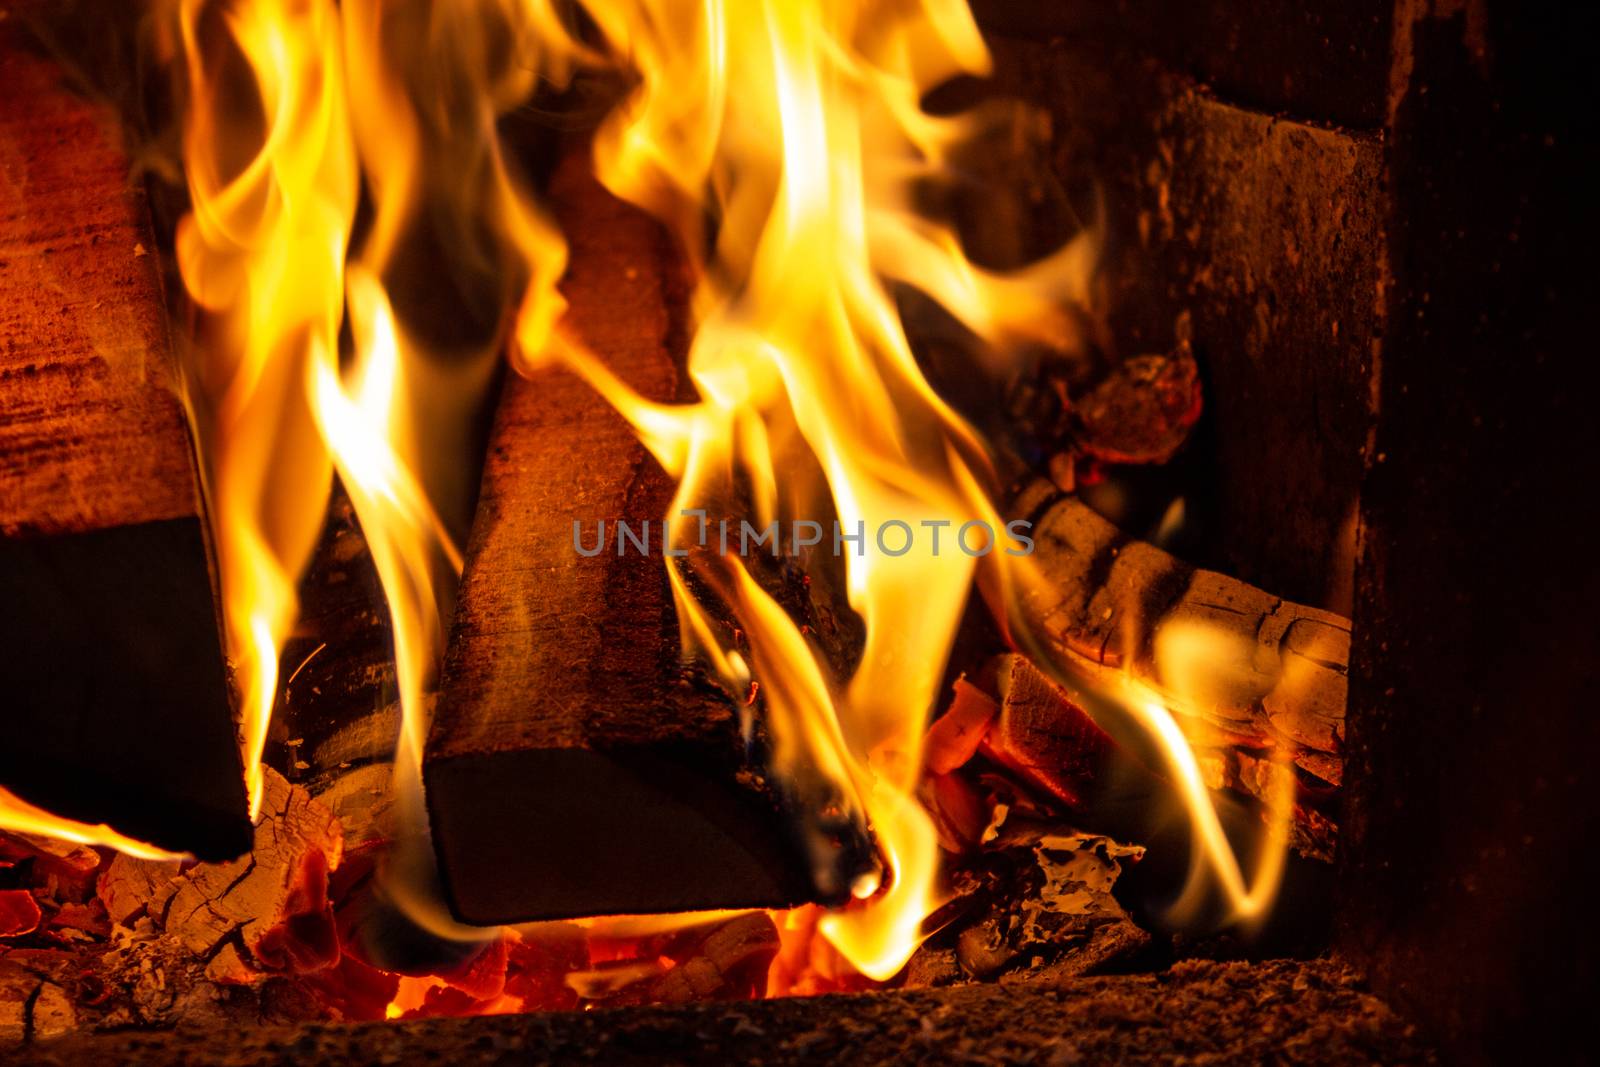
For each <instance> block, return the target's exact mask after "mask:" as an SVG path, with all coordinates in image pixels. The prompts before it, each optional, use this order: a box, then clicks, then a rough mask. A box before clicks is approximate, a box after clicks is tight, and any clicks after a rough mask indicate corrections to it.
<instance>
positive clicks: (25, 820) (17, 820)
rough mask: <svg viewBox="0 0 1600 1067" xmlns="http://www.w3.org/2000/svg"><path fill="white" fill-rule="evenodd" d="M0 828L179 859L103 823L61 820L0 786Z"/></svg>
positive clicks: (133, 853)
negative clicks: (92, 823)
mask: <svg viewBox="0 0 1600 1067" xmlns="http://www.w3.org/2000/svg"><path fill="white" fill-rule="evenodd" d="M0 830H5V831H10V832H11V833H19V834H42V835H44V836H46V837H56V838H60V839H61V840H63V841H71V842H74V843H75V844H79V845H99V846H101V847H103V848H114V849H116V850H117V851H118V852H125V853H127V854H128V855H130V856H134V857H136V858H138V859H143V860H166V859H180V858H182V857H181V856H179V855H178V854H176V853H172V852H168V851H166V850H165V849H160V848H157V847H156V846H154V845H148V844H145V843H144V842H143V841H136V840H134V839H133V838H131V837H127V836H124V835H123V834H119V833H117V831H115V830H113V829H112V828H111V827H109V826H107V825H105V824H104V823H98V824H94V825H91V824H89V823H82V822H75V821H74V820H72V819H63V818H62V817H61V816H59V815H54V814H52V813H50V812H48V811H45V810H44V809H43V808H39V807H36V806H35V805H33V804H29V803H28V802H27V801H26V800H23V799H22V798H21V797H19V796H17V795H16V794H15V793H12V792H11V791H9V790H6V789H0Z"/></svg>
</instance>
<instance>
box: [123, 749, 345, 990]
mask: <svg viewBox="0 0 1600 1067" xmlns="http://www.w3.org/2000/svg"><path fill="white" fill-rule="evenodd" d="M262 812H263V814H262V817H261V820H260V822H259V823H258V824H257V825H256V830H255V847H254V849H252V850H251V852H250V853H249V854H248V855H246V856H244V857H241V858H240V859H237V860H233V861H230V862H227V863H201V864H197V865H195V866H193V867H190V868H188V869H187V870H183V871H181V872H179V873H174V870H173V865H172V864H165V863H159V862H151V861H147V860H136V859H130V858H128V857H127V856H118V857H117V858H116V859H115V860H114V861H112V864H111V866H110V867H109V868H108V869H107V871H106V874H105V877H104V879H103V882H102V886H101V890H100V894H101V900H102V901H103V902H104V903H105V905H106V910H107V912H108V914H109V915H110V916H111V917H112V918H113V919H114V920H115V921H117V922H119V923H124V924H125V923H127V922H128V921H129V920H130V919H132V918H134V917H135V916H137V915H138V914H139V913H140V912H141V911H142V912H143V914H145V915H147V916H148V917H149V918H150V919H152V920H153V921H154V922H155V923H156V924H157V926H159V927H160V928H162V929H163V930H165V932H166V933H167V934H168V935H169V936H171V937H173V938H175V939H176V940H177V941H178V942H179V943H180V944H181V945H182V946H183V947H184V948H185V949H186V950H187V951H188V952H190V953H191V954H193V955H194V956H196V957H198V958H200V959H202V960H206V961H209V966H208V968H207V974H208V976H210V977H211V978H212V979H214V980H217V981H224V982H250V981H254V980H255V979H256V978H257V977H258V976H259V975H261V974H262V973H263V972H293V973H305V972H309V971H315V970H318V969H320V968H322V967H326V966H328V965H330V964H332V963H334V962H336V961H337V960H338V958H339V944H338V935H337V932H336V930H335V928H334V918H333V908H332V905H331V904H330V903H329V901H328V873H329V871H331V870H332V869H333V868H335V867H337V866H338V863H339V859H340V856H341V854H342V850H343V836H342V834H341V832H340V829H339V824H338V820H337V819H335V818H334V817H333V815H332V813H331V812H329V811H328V809H327V808H326V807H324V806H323V805H321V804H319V803H318V802H316V801H315V800H313V799H311V796H310V795H309V794H308V793H306V791H305V790H304V789H302V788H300V787H298V786H292V785H290V784H289V783H288V782H287V781H285V780H284V779H283V777H282V776H281V775H279V774H277V773H276V772H275V771H271V770H269V771H267V773H266V795H265V800H264V802H263V805H262Z"/></svg>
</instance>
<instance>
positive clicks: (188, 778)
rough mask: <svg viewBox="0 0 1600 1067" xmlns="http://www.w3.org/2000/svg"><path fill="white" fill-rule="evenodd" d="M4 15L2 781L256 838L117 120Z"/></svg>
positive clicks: (29, 796) (106, 816) (213, 849)
mask: <svg viewBox="0 0 1600 1067" xmlns="http://www.w3.org/2000/svg"><path fill="white" fill-rule="evenodd" d="M16 22H17V20H16V19H10V20H4V21H0V84H4V85H5V91H4V93H3V94H0V336H3V337H4V338H5V343H4V344H3V345H0V604H4V605H5V611H4V613H3V614H0V691H3V692H4V693H5V694H6V704H7V722H6V731H7V737H6V743H5V744H4V745H0V785H3V786H4V787H5V788H7V789H10V790H11V791H13V792H15V793H16V794H17V795H18V796H20V797H22V798H23V799H24V800H27V801H29V802H31V803H33V804H36V805H39V806H42V807H44V808H46V809H49V810H52V811H54V812H56V813H58V814H61V815H65V816H68V817H71V818H74V819H78V820H81V821H87V822H110V823H111V824H112V825H113V826H115V827H116V828H117V829H118V830H121V831H122V832H124V833H127V834H130V835H132V836H134V837H139V838H144V839H146V840H150V841H153V842H155V843H157V844H161V845H164V846H167V847H169V848H176V849H186V850H189V851H193V852H195V853H196V854H198V855H201V856H205V857H210V858H220V857H222V856H232V855H237V854H238V853H239V852H241V851H243V850H244V849H246V848H248V847H249V841H250V838H249V824H248V822H247V821H246V819H245V797H244V787H243V779H242V775H241V773H240V767H239V757H238V753H237V748H236V744H235V740H234V736H233V726H232V721H231V713H230V708H229V702H228V696H227V682H226V677H225V674H224V669H223V657H222V652H221V647H220V640H219V634H218V627H217V620H216V614H215V609H214V606H213V602H212V585H211V577H210V571H209V566H208V562H207V556H206V544H205V535H204V532H203V529H202V521H201V518H200V504H199V497H198V493H197V489H196V479H195V476H194V470H193V460H192V455H191V449H190V444H189V437H188V431H187V428H186V425H185V420H184V415H183V411H182V408H181V406H180V404H179V401H178V398H177V395H176V391H175V388H174V382H173V369H172V366H171V357H170V351H169V346H168V338H167V333H166V311H165V305H164V302H163V299H162V295H161V286H160V282H159V279H158V277H157V269H156V258H155V256H153V255H152V254H151V253H150V249H151V248H152V247H153V245H152V241H151V238H150V236H149V233H148V228H147V226H146V220H145V207H144V201H143V198H142V197H141V196H140V195H139V194H138V192H137V191H136V190H135V189H133V188H132V187H131V186H130V184H129V179H128V170H129V168H128V160H127V157H126V156H125V155H124V153H123V152H122V150H121V149H120V147H119V145H118V141H117V135H116V131H115V128H114V124H113V122H112V119H111V116H110V114H109V112H107V111H105V110H103V109H100V108H98V107H95V106H93V105H91V104H89V103H87V102H86V101H84V100H82V99H80V98H78V97H76V96H74V95H73V94H72V93H70V92H69V91H67V90H66V89H65V88H64V87H63V86H62V85H61V84H60V80H61V75H60V72H59V70H58V69H57V68H56V67H55V66H54V65H53V64H51V63H49V62H47V61H45V60H43V59H41V58H39V57H38V56H36V55H33V54H31V53H30V52H29V51H28V49H27V47H26V45H25V42H24V41H23V39H22V32H21V30H20V28H19V27H18V26H17V25H16Z"/></svg>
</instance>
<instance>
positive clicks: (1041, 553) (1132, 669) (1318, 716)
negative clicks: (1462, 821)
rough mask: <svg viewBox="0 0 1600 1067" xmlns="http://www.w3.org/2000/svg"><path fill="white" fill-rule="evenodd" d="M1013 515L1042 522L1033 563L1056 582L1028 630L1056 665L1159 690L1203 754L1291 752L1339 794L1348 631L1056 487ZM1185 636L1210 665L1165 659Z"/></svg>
mask: <svg viewBox="0 0 1600 1067" xmlns="http://www.w3.org/2000/svg"><path fill="white" fill-rule="evenodd" d="M1017 508H1018V511H1019V513H1021V514H1027V515H1030V516H1033V517H1034V518H1035V520H1036V521H1035V524H1034V530H1033V534H1034V539H1035V542H1036V545H1037V548H1036V550H1035V557H1034V558H1035V560H1036V562H1037V563H1038V566H1039V568H1040V570H1041V572H1042V573H1043V574H1044V575H1045V576H1046V577H1047V579H1048V582H1047V583H1045V584H1044V586H1043V587H1042V588H1039V589H1035V590H1031V591H1030V592H1029V593H1028V594H1027V596H1026V599H1025V602H1024V604H1023V606H1022V612H1023V621H1024V622H1025V623H1026V625H1027V626H1028V628H1029V630H1030V631H1031V632H1032V633H1033V634H1035V635H1036V636H1037V637H1039V638H1041V639H1043V640H1044V641H1045V642H1046V643H1047V644H1048V649H1047V651H1048V653H1049V654H1050V655H1051V657H1052V658H1053V659H1054V660H1055V661H1056V662H1057V663H1058V664H1060V665H1061V666H1063V667H1065V668H1066V669H1068V670H1069V671H1071V672H1076V673H1079V674H1081V675H1082V676H1083V677H1085V678H1086V679H1094V678H1096V677H1099V676H1102V675H1108V674H1111V673H1114V672H1123V671H1126V672H1127V673H1128V674H1130V675H1131V676H1132V677H1134V678H1136V679H1138V680H1140V681H1143V682H1145V683H1147V684H1149V685H1151V686H1152V687H1154V688H1155V689H1156V690H1157V691H1158V692H1160V693H1161V694H1162V695H1163V696H1164V697H1165V698H1166V699H1167V700H1168V702H1169V704H1170V706H1171V707H1172V709H1173V710H1174V711H1175V712H1177V713H1180V714H1182V715H1185V716H1188V717H1190V719H1191V721H1192V723H1194V724H1196V725H1198V726H1199V727H1201V729H1200V731H1199V732H1200V733H1201V734H1202V737H1201V747H1202V748H1207V747H1210V748H1216V749H1252V750H1259V751H1271V750H1278V751H1285V750H1286V751H1288V752H1290V753H1292V755H1293V758H1294V763H1295V765H1296V766H1297V767H1299V768H1300V769H1301V770H1302V771H1304V772H1306V773H1308V774H1310V775H1313V776H1315V777H1316V778H1318V779H1321V780H1322V781H1324V782H1327V783H1329V784H1331V785H1335V786H1337V785H1338V784H1339V781H1340V778H1341V776H1342V767H1343V754H1342V753H1343V746H1344V711H1345V691H1346V673H1347V669H1348V663H1349V658H1350V623H1349V621H1348V620H1346V619H1343V618H1341V617H1339V616H1337V615H1334V614H1332V613H1331V612H1326V611H1319V610H1317V609H1315V608H1308V607H1304V606H1302V605H1299V604H1292V603H1289V602H1288V601H1285V600H1281V599H1279V598H1278V597H1275V596H1272V595H1271V594H1268V593H1265V592H1263V591H1261V590H1259V589H1256V588H1255V587H1253V586H1250V585H1247V584H1245V583H1244V582H1241V581H1238V580H1236V579H1233V578H1229V577H1227V576H1225V575H1222V574H1217V573H1215V572H1214V571H1206V570H1199V569H1196V568H1194V567H1191V566H1189V565H1188V564H1185V563H1183V562H1181V561H1179V560H1177V559H1174V558H1173V557H1172V556H1170V555H1168V554H1167V553H1165V552H1163V551H1161V550H1160V549H1158V548H1156V547H1154V546H1153V545H1149V544H1146V543H1143V542H1140V541H1135V540H1132V539H1130V538H1127V537H1125V536H1123V535H1122V534H1121V533H1120V532H1119V531H1118V530H1117V529H1116V527H1114V526H1113V525H1112V524H1111V523H1109V522H1107V521H1106V520H1105V519H1103V518H1101V517H1100V516H1099V515H1097V514H1095V512H1094V511H1092V510H1090V508H1089V507H1088V506H1086V505H1084V504H1083V503H1081V502H1079V501H1078V500H1077V499H1076V498H1075V497H1072V496H1069V495H1066V494H1063V493H1061V492H1060V491H1059V490H1057V489H1056V488H1055V487H1054V486H1053V485H1051V484H1049V483H1048V482H1037V483H1035V484H1034V485H1032V486H1030V487H1029V488H1028V489H1027V490H1026V491H1025V492H1024V493H1023V494H1022V495H1021V497H1019V499H1018V501H1017ZM1191 626H1193V627H1196V628H1197V630H1198V632H1203V633H1204V635H1205V640H1206V646H1205V650H1204V654H1203V656H1193V657H1183V656H1181V655H1180V656H1177V657H1170V656H1169V657H1167V659H1166V661H1165V662H1160V661H1159V657H1158V656H1157V645H1158V644H1159V643H1160V642H1161V641H1162V640H1163V639H1164V638H1167V637H1169V636H1170V637H1176V636H1177V635H1179V634H1182V633H1183V632H1184V631H1185V629H1186V628H1188V627H1191ZM1178 660H1182V662H1177V661H1178ZM1180 669H1181V670H1180ZM1180 672H1181V673H1182V674H1183V675H1184V676H1183V677H1178V676H1177V675H1178V674H1179V673H1180Z"/></svg>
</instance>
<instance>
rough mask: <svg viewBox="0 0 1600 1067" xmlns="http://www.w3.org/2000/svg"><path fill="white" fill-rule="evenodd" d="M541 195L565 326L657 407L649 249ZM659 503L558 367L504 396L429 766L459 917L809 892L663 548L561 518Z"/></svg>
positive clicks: (658, 251)
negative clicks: (563, 264)
mask: <svg viewBox="0 0 1600 1067" xmlns="http://www.w3.org/2000/svg"><path fill="white" fill-rule="evenodd" d="M552 193H553V196H554V198H555V200H556V202H557V204H558V206H559V210H560V212H561V214H562V215H564V216H565V217H566V218H567V219H569V220H571V221H572V223H573V224H572V225H569V226H567V227H566V229H567V232H568V233H569V234H570V235H571V239H572V252H571V254H572V265H571V268H570V272H569V275H568V277H567V279H566V281H565V283H564V287H563V291H564V293H565V295H566V297H567V300H568V301H569V304H570V309H569V311H568V313H567V319H566V323H567V326H568V327H569V328H571V329H572V330H574V331H575V332H576V333H577V334H578V335H579V336H581V337H582V338H583V340H584V341H585V342H586V343H587V344H588V345H589V346H590V347H591V348H592V349H593V350H594V351H596V352H598V353H600V354H601V355H602V356H603V358H604V359H605V360H606V361H607V363H608V365H609V366H610V367H611V368H612V369H613V370H614V371H615V372H616V373H618V374H619V375H621V376H622V377H623V378H624V379H625V380H627V381H628V382H629V383H630V384H632V385H633V386H634V387H635V388H637V389H639V390H640V391H641V392H642V393H643V394H644V395H645V396H647V397H649V398H651V399H654V400H658V401H659V400H671V399H673V398H674V396H675V394H676V391H677V388H678V385H677V374H676V368H675V364H674V359H673V356H672V354H671V353H670V351H669V348H668V344H669V336H670V334H671V331H672V323H671V318H670V314H669V308H668V303H667V301H666V299H665V296H664V290H665V288H666V287H667V286H668V284H669V280H668V272H667V268H666V266H665V260H664V251H665V250H664V247H663V237H662V236H661V234H660V233H659V231H658V230H657V228H656V227H655V225H654V224H653V223H651V222H650V221H649V220H648V219H647V218H645V217H644V216H643V215H640V214H636V213H635V212H633V211H632V210H631V209H629V208H627V207H625V206H624V205H623V204H621V202H619V201H617V200H615V199H613V198H612V197H610V196H609V195H608V194H606V193H605V192H604V191H602V190H601V189H600V188H599V187H598V186H597V185H594V184H593V183H592V181H591V180H590V179H587V178H584V177H581V176H580V175H579V173H578V169H577V168H565V169H563V171H562V172H560V173H559V174H558V175H557V177H556V179H555V183H554V188H553V190H552ZM671 496H672V484H671V481H670V479H669V478H668V477H667V475H666V474H665V473H664V472H663V471H662V470H661V469H660V468H659V467H658V466H657V465H656V463H655V461H654V460H653V459H651V458H650V456H649V455H648V454H647V453H646V452H645V450H644V448H643V447H642V446H641V445H640V444H639V443H638V442H637V441H636V439H635V438H634V436H633V434H632V433H631V431H630V430H629V429H628V427H627V425H626V423H624V421H623V420H622V418H621V417H620V416H618V415H617V414H616V413H615V412H614V411H613V410H612V409H611V408H610V406H609V405H608V404H607V403H606V402H605V401H603V400H602V399H601V398H600V397H599V396H598V395H596V394H595V393H594V392H593V391H592V390H591V389H590V388H589V387H588V386H587V385H585V384H583V383H582V382H580V381H579V380H578V379H577V378H576V377H575V376H573V375H571V374H568V373H567V372H566V371H564V370H560V369H550V370H544V371H540V372H538V373H537V374H536V375H535V376H534V377H533V378H531V379H523V378H516V379H513V380H511V381H509V382H508V383H507V386H506V391H505V395H504V397H503V399H502V401H501V406H500V410H499V414H498V419H497V423H496V426H495V429H494V432H493V437H492V440H491V444H490V449H489V455H488V459H487V462H486V465H485V471H484V477H483V485H482V492H481V495H480V498H479V501H480V502H479V509H478V516H477V521H476V524H475V526H474V528H473V533H472V538H471V542H470V544H469V546H468V562H467V568H466V573H465V576H464V578H463V581H462V586H461V592H460V596H459V599H458V602H457V607H456V617H455V623H454V630H453V632H452V635H451V647H450V652H449V654H448V656H447V659H446V662H445V667H444V672H443V678H442V682H441V691H440V695H439V701H438V708H437V712H436V715H435V719H434V723H433V727H432V732H431V735H430V737H429V740H428V745H427V753H426V760H425V764H424V775H425V781H426V784H427V798H428V806H429V809H430V813H431V819H432V829H433V837H434V843H435V846H436V849H437V851H438V856H439V866H440V870H441V873H442V875H443V878H444V882H445V886H446V890H447V892H448V894H449V897H450V900H451V904H452V907H453V908H454V910H455V912H456V914H457V916H458V917H459V918H460V919H462V920H463V921H466V922H471V923H481V924H492V923H505V922H516V921H522V920H529V919H555V918H564V917H572V916H581V915H596V914H598V915H605V914H618V913H647V912H672V911H692V910H700V909H708V908H734V907H768V906H782V905H788V904H793V903H796V902H798V901H801V900H804V899H807V898H809V896H810V895H811V888H810V877H809V873H808V870H807V866H806V864H805V863H804V861H803V860H802V858H801V857H800V855H799V852H798V850H797V849H793V848H790V847H789V846H788V845H787V841H788V839H789V834H788V831H787V830H786V827H785V823H784V821H783V819H782V818H781V816H780V813H779V812H778V811H777V809H776V806H775V804H774V802H773V800H772V798H771V796H770V794H769V792H768V790H767V789H766V788H765V786H764V784H763V783H762V781H761V779H760V777H759V776H758V775H757V774H755V773H754V772H753V771H752V769H751V768H750V766H749V762H748V757H747V755H746V750H745V745H744V742H743V740H742V738H741V735H740V728H739V715H738V713H737V710H736V708H735V707H734V705H733V703H732V702H731V701H730V700H729V699H728V698H727V696H726V695H725V694H724V693H723V692H722V691H721V690H720V689H718V688H717V687H715V686H714V685H712V684H710V683H709V682H707V681H705V680H703V679H702V678H700V677H698V676H697V675H696V674H695V673H694V672H693V671H691V670H689V669H686V668H685V667H684V665H683V664H682V662H681V660H680V654H679V641H678V631H677V628H676V626H675V624H674V622H673V612H672V609H671V601H670V596H669V592H668V588H667V583H666V578H665V570H664V567H663V565H662V561H661V559H660V558H659V556H656V555H641V554H638V553H634V552H632V551H631V550H629V552H628V554H626V555H624V554H621V553H619V552H617V551H615V550H614V549H613V547H612V546H610V545H608V546H607V548H606V550H605V551H602V552H600V553H599V554H597V555H592V556H586V555H582V554H580V553H579V552H578V551H576V550H575V547H574V544H573V539H574V533H573V531H574V524H575V523H582V524H583V526H584V529H585V530H586V531H592V530H594V529H595V527H596V524H597V523H598V522H599V521H600V520H605V524H606V526H605V528H606V529H607V530H615V525H614V524H615V523H616V522H617V521H619V520H620V521H625V522H628V523H630V524H631V527H632V529H634V530H638V529H639V528H640V524H641V523H643V522H644V521H646V520H648V521H650V522H651V524H652V529H653V530H659V525H658V524H659V521H660V519H661V518H662V517H663V516H664V515H665V514H666V511H667V507H668V503H669V501H670V500H671ZM589 536H590V537H592V536H593V534H592V533H591V534H589ZM657 549H658V550H659V544H657Z"/></svg>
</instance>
